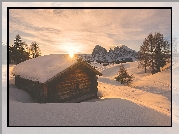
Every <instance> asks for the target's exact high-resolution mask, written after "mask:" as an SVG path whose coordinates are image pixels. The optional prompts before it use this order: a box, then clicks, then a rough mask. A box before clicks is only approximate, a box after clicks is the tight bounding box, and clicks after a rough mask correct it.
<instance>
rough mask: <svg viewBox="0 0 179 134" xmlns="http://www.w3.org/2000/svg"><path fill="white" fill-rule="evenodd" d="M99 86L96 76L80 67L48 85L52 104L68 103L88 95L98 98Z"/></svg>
mask: <svg viewBox="0 0 179 134" xmlns="http://www.w3.org/2000/svg"><path fill="white" fill-rule="evenodd" d="M97 85H98V83H97V77H96V74H95V73H94V72H93V71H91V70H89V69H88V68H86V67H84V66H79V67H77V68H75V69H73V70H71V71H70V72H68V73H65V75H64V76H63V78H57V79H56V80H55V81H54V82H51V83H50V84H48V90H49V91H48V96H49V99H50V100H51V101H52V102H55V101H57V102H66V101H69V100H72V99H75V98H78V97H82V96H88V94H91V96H93V97H94V96H95V97H97ZM88 97H89V96H88ZM83 99H86V98H83Z"/></svg>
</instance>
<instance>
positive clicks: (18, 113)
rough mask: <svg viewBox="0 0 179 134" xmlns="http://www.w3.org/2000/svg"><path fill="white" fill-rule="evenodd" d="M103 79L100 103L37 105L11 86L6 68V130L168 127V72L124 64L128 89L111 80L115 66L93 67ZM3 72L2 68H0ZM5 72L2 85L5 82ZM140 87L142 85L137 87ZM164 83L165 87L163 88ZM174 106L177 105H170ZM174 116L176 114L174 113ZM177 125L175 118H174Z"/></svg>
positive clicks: (133, 63)
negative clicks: (129, 77) (147, 71)
mask: <svg viewBox="0 0 179 134" xmlns="http://www.w3.org/2000/svg"><path fill="white" fill-rule="evenodd" d="M95 66H96V67H97V69H98V70H100V71H101V72H102V73H103V76H100V77H99V78H98V90H99V92H98V94H99V96H101V97H102V98H101V99H94V100H89V101H86V102H82V103H58V104H53V103H52V104H38V103H35V102H34V101H33V99H32V98H31V97H30V96H29V95H28V94H27V93H26V92H24V91H23V90H21V89H17V88H16V87H15V85H14V77H13V76H12V73H11V72H12V70H13V67H14V65H10V77H9V82H10V85H9V101H10V103H9V125H10V126H170V125H171V98H170V97H169V96H170V94H171V91H170V83H171V81H170V77H171V76H170V73H171V72H170V70H164V71H163V72H161V73H157V74H155V75H150V74H143V73H142V71H143V70H138V69H137V62H131V63H125V64H124V66H125V67H126V68H127V70H128V72H129V73H133V74H134V76H135V80H134V83H133V85H132V86H131V87H128V86H123V85H121V84H120V83H118V82H116V81H115V80H114V77H115V75H116V74H117V71H118V68H119V65H109V66H102V65H100V64H95ZM3 68H5V66H3ZM5 77H6V76H5V69H4V73H3V83H4V84H5V83H6V80H5ZM141 83H142V84H141ZM164 83H165V84H164ZM174 105H175V106H177V103H174ZM174 112H175V113H177V112H178V111H174ZM173 118H175V121H177V122H178V117H177V116H174V117H173Z"/></svg>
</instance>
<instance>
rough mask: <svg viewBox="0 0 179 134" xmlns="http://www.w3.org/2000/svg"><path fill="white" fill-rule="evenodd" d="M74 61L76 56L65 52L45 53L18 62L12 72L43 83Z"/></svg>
mask: <svg viewBox="0 0 179 134" xmlns="http://www.w3.org/2000/svg"><path fill="white" fill-rule="evenodd" d="M76 62H77V60H76V58H70V57H69V56H68V55H65V54H51V55H45V56H40V57H38V58H34V59H30V60H28V61H25V62H22V63H20V64H18V65H17V66H15V67H14V72H13V73H14V74H15V75H20V77H22V78H25V79H29V80H32V81H39V82H41V83H44V82H46V81H47V80H49V79H50V78H52V77H53V76H55V75H57V74H58V73H60V72H62V71H63V70H65V69H66V68H68V67H70V66H71V65H73V64H74V63H76Z"/></svg>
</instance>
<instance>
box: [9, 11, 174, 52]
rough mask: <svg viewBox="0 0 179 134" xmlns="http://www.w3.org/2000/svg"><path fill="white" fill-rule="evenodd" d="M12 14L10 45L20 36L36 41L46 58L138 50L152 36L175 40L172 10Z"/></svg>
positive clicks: (25, 39)
mask: <svg viewBox="0 0 179 134" xmlns="http://www.w3.org/2000/svg"><path fill="white" fill-rule="evenodd" d="M9 15H10V16H9V43H10V45H11V44H13V40H14V37H15V36H16V35H17V34H20V36H21V37H22V40H23V41H25V42H26V43H27V44H28V45H30V44H31V42H33V41H36V42H37V43H38V44H39V45H40V48H41V51H42V55H46V54H53V53H69V51H73V52H74V53H89V54H90V53H92V50H93V48H94V47H95V45H98V44H99V45H101V46H103V47H105V48H106V49H107V50H109V48H110V47H112V46H116V45H122V44H123V45H126V46H128V47H130V48H132V49H134V50H136V51H138V50H139V47H140V45H141V44H142V42H143V40H144V39H145V38H146V37H147V36H148V35H149V33H155V32H160V33H162V34H163V35H164V37H165V38H167V40H170V38H171V10H170V9H10V12H9Z"/></svg>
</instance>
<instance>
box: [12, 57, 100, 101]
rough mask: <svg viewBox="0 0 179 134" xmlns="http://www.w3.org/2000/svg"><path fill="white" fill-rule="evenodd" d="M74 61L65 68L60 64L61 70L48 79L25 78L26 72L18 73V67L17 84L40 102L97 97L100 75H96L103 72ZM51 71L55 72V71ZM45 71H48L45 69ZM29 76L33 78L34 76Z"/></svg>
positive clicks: (83, 62) (79, 61)
mask: <svg viewBox="0 0 179 134" xmlns="http://www.w3.org/2000/svg"><path fill="white" fill-rule="evenodd" d="M56 59H57V58H56ZM59 60H60V58H59ZM29 61H30V60H29ZM39 61H40V60H39ZM62 63H63V61H62ZM62 63H61V64H62ZM72 63H73V64H72V65H70V66H68V67H66V68H65V69H62V68H60V65H59V64H58V66H59V68H60V69H61V70H60V71H57V72H58V73H56V74H55V75H54V76H53V77H48V79H46V80H44V79H43V80H41V79H39V80H38V78H37V79H36V80H35V79H25V78H23V75H22V74H24V73H20V72H19V73H18V69H16V70H17V71H16V72H15V85H16V86H17V88H20V89H23V90H25V91H27V92H28V93H29V94H30V95H31V96H32V97H33V98H34V99H36V100H37V101H38V102H40V103H58V102H81V101H84V100H88V99H92V98H97V92H98V88H97V86H98V82H97V78H98V77H97V76H96V75H100V76H101V75H102V74H101V73H100V72H98V71H97V70H96V69H95V68H94V67H92V66H91V65H90V64H88V63H87V62H85V61H82V60H76V62H75V63H74V62H72ZM47 64H48V63H47ZM64 64H65V63H64ZM51 65H52V64H51ZM53 65H54V64H53ZM53 70H54V69H53ZM57 70H58V67H57ZM46 71H50V70H46ZM51 72H52V73H53V71H51ZM32 73H33V72H32ZM43 73H47V72H45V71H44V72H43ZM18 74H19V75H18ZM30 74H31V73H30ZM47 74H48V73H47ZM21 75H22V76H21ZM44 75H45V74H44ZM29 78H32V76H31V77H29ZM39 78H40V77H39Z"/></svg>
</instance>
